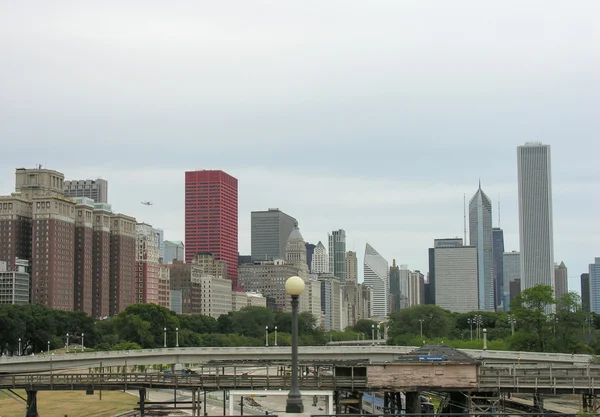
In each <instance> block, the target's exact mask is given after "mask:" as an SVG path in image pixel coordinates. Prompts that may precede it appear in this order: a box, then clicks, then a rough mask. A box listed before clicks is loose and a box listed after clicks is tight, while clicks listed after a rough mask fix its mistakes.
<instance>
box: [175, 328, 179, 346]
mask: <svg viewBox="0 0 600 417" xmlns="http://www.w3.org/2000/svg"><path fill="white" fill-rule="evenodd" d="M175 347H179V327H175Z"/></svg>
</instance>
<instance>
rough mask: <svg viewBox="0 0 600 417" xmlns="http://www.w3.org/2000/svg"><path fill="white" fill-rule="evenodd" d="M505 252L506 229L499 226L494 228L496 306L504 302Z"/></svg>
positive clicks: (493, 256) (493, 252) (493, 249)
mask: <svg viewBox="0 0 600 417" xmlns="http://www.w3.org/2000/svg"><path fill="white" fill-rule="evenodd" d="M503 254H504V231H503V230H502V229H501V228H499V227H494V228H492V258H493V259H494V265H493V271H494V281H495V285H494V291H495V303H496V307H501V306H502V307H503V303H504V275H503V273H502V255H503Z"/></svg>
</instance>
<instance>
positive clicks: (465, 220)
mask: <svg viewBox="0 0 600 417" xmlns="http://www.w3.org/2000/svg"><path fill="white" fill-rule="evenodd" d="M463 220H464V221H463V222H464V225H463V226H464V230H463V232H464V241H463V245H465V246H467V194H463Z"/></svg>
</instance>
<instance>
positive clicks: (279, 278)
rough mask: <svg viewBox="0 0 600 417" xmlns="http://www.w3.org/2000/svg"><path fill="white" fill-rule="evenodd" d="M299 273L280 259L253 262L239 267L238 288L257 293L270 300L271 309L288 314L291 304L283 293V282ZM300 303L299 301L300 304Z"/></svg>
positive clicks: (296, 268) (295, 267)
mask: <svg viewBox="0 0 600 417" xmlns="http://www.w3.org/2000/svg"><path fill="white" fill-rule="evenodd" d="M299 273H300V271H299V269H298V267H297V266H295V265H292V264H288V263H287V262H286V261H284V260H282V259H274V260H272V261H254V263H252V264H245V265H241V266H240V286H241V287H242V288H244V289H245V290H246V291H254V292H259V293H261V294H262V295H263V296H264V297H266V298H267V299H270V300H271V306H272V308H274V309H276V310H279V311H286V312H290V311H292V309H291V302H290V297H289V296H288V295H287V294H286V292H285V281H286V280H287V279H288V278H289V277H293V276H295V275H298V274H299ZM304 296H305V294H303V295H302V296H301V298H302V297H304ZM267 302H269V301H267ZM302 303H303V301H302V299H301V300H300V304H302ZM267 305H269V304H267Z"/></svg>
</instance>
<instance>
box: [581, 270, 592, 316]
mask: <svg viewBox="0 0 600 417" xmlns="http://www.w3.org/2000/svg"><path fill="white" fill-rule="evenodd" d="M580 280H581V281H580V282H581V305H582V307H583V311H587V312H588V313H589V311H590V274H589V273H587V272H585V273H583V274H581V277H580Z"/></svg>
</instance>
